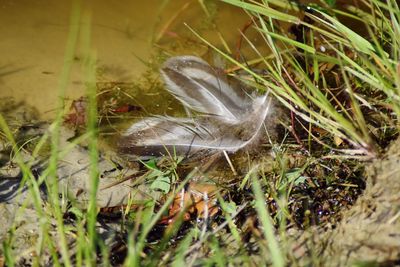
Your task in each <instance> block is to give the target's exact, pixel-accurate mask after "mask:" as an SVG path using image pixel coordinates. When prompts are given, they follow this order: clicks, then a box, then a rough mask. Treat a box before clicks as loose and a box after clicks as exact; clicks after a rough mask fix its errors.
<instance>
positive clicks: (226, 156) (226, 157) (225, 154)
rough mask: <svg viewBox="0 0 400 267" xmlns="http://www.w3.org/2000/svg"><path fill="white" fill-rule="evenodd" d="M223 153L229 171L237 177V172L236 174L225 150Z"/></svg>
mask: <svg viewBox="0 0 400 267" xmlns="http://www.w3.org/2000/svg"><path fill="white" fill-rule="evenodd" d="M223 152H224V156H225V159H226V161H227V162H228V164H229V167H231V170H232V172H233V174H234V175H237V172H236V170H235V167H233V164H232V161H231V159H230V158H229V156H228V153H226V151H225V150H224V151H223Z"/></svg>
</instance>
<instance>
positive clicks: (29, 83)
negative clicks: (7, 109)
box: [0, 0, 254, 118]
mask: <svg viewBox="0 0 400 267" xmlns="http://www.w3.org/2000/svg"><path fill="white" fill-rule="evenodd" d="M206 2H208V3H210V4H209V5H208V13H209V14H207V13H206V12H205V11H204V9H203V8H202V6H201V4H200V3H201V1H199V0H192V1H187V0H186V1H184V0H173V1H161V0H148V1H139V0H123V1H122V0H121V1H108V0H96V1H93V2H92V4H88V5H87V7H86V8H87V10H89V11H90V13H91V14H92V15H91V17H92V22H91V23H92V25H91V31H92V35H91V44H92V47H93V49H94V50H95V51H96V52H97V56H98V63H97V67H98V69H99V70H100V72H101V80H102V81H103V82H104V81H106V82H134V81H136V80H137V79H138V77H140V76H141V75H142V74H143V72H144V71H145V70H146V66H145V64H144V63H143V62H142V61H144V62H147V61H149V60H150V59H151V58H152V57H151V56H152V55H155V54H156V52H157V51H160V49H161V50H163V51H165V52H166V53H167V54H168V53H171V55H172V54H195V55H198V56H204V55H206V54H209V53H210V49H208V48H207V47H206V46H205V45H204V44H202V43H201V41H200V40H198V39H196V37H194V36H193V35H191V33H190V31H189V30H188V29H187V28H186V27H185V26H184V23H187V24H188V25H190V26H191V27H192V28H194V29H195V30H196V31H198V32H199V33H201V34H202V35H203V36H205V37H206V38H207V39H208V40H210V41H211V42H212V43H214V44H216V45H217V46H219V47H223V46H222V42H221V41H220V37H219V35H218V34H217V32H218V31H217V29H218V30H219V32H220V33H221V35H222V36H223V38H224V39H225V40H226V42H227V43H228V44H229V47H230V49H231V50H232V51H234V50H235V45H236V43H237V40H238V38H239V36H240V34H239V30H238V29H240V28H242V27H243V26H244V25H245V24H246V23H247V22H248V20H249V17H248V16H247V15H246V14H244V13H243V12H242V11H241V10H239V9H236V8H234V7H230V6H228V5H225V4H221V3H219V1H206ZM162 3H165V5H164V6H163V5H162ZM71 7H72V1H67V0H65V1H49V0H47V1H46V0H19V1H15V0H2V1H1V2H0V36H1V38H0V51H1V52H0V53H1V57H0V97H4V96H12V97H14V98H16V100H17V101H25V102H26V103H27V104H30V105H33V106H35V107H36V108H37V109H38V110H39V112H40V114H42V116H43V117H44V118H51V117H52V116H54V110H55V108H56V103H57V97H58V92H57V88H58V81H59V79H60V73H61V69H62V65H63V57H64V53H65V47H66V42H67V37H68V30H69V20H70V14H71ZM214 14H217V15H216V16H215V17H214ZM210 16H211V17H212V18H213V21H214V22H215V24H214V25H213V24H212V23H210V19H209V18H210ZM253 41H254V40H253ZM82 56H83V55H81V54H80V49H79V47H78V49H77V51H76V54H75V61H74V64H73V67H72V73H71V77H70V82H69V84H68V89H67V96H68V98H70V99H76V98H79V97H80V96H82V95H83V94H84V92H85V85H84V81H85V77H84V76H83V74H82ZM99 79H100V78H99Z"/></svg>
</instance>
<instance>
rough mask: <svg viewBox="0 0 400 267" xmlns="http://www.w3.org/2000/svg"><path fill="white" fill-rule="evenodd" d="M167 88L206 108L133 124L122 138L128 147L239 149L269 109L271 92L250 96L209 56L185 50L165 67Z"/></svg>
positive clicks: (141, 151)
mask: <svg viewBox="0 0 400 267" xmlns="http://www.w3.org/2000/svg"><path fill="white" fill-rule="evenodd" d="M161 73H162V74H163V77H164V80H165V82H166V85H167V89H168V90H169V91H170V92H171V93H172V94H173V95H174V96H175V97H176V98H177V99H179V100H180V101H181V102H182V104H183V105H185V106H186V107H187V108H190V109H193V110H196V111H198V112H201V113H202V115H203V116H198V117H196V118H173V117H161V116H158V117H157V116H156V117H151V118H146V119H144V120H142V121H139V122H137V123H135V124H133V125H132V126H131V127H130V128H129V129H128V130H127V131H126V133H125V134H124V135H123V136H122V138H121V140H120V144H119V146H120V149H121V151H122V152H123V153H126V154H131V155H137V156H149V155H150V156H156V155H159V154H166V153H168V152H173V151H177V152H179V153H184V154H185V155H190V154H191V153H195V152H198V151H199V150H225V151H228V152H235V151H237V150H239V149H242V148H244V147H246V146H247V145H249V144H250V143H252V142H254V141H255V140H256V139H257V136H259V134H260V132H261V128H262V125H263V123H264V121H265V120H266V117H267V115H268V113H269V106H270V101H269V98H268V97H267V96H262V97H258V98H256V99H254V100H252V99H250V98H249V97H248V96H247V95H246V94H245V93H243V92H238V91H237V90H236V89H233V88H232V87H231V86H229V84H228V83H227V81H226V79H225V77H222V76H221V75H220V74H217V72H216V71H215V70H214V69H212V68H211V66H209V65H208V64H207V63H206V62H205V61H203V60H201V59H199V58H197V57H193V56H182V57H175V58H171V59H169V60H168V61H167V62H166V63H165V64H164V67H163V68H162V71H161Z"/></svg>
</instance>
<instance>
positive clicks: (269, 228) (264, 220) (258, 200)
mask: <svg viewBox="0 0 400 267" xmlns="http://www.w3.org/2000/svg"><path fill="white" fill-rule="evenodd" d="M252 188H253V192H254V196H255V207H256V210H257V214H258V218H259V220H260V222H261V225H262V230H263V233H264V236H265V238H266V239H267V242H268V249H269V251H270V253H271V260H272V264H273V266H275V267H283V266H285V259H284V257H283V255H282V253H281V248H280V247H279V244H278V241H277V240H276V238H275V235H274V226H273V223H272V219H271V216H270V215H269V212H268V210H267V208H266V206H265V197H264V196H263V193H262V191H261V186H260V182H259V181H258V178H257V177H256V176H253V184H252Z"/></svg>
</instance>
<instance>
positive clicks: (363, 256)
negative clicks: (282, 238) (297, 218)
mask: <svg viewBox="0 0 400 267" xmlns="http://www.w3.org/2000/svg"><path fill="white" fill-rule="evenodd" d="M399 151H400V139H398V140H396V141H395V142H393V144H392V145H391V146H390V147H389V149H388V150H387V152H386V153H385V154H384V155H383V156H382V157H381V158H379V159H376V160H374V161H373V162H372V163H371V164H370V166H368V167H367V170H366V173H367V180H366V182H367V186H366V189H365V191H364V193H363V194H362V195H361V196H360V197H359V199H358V200H357V202H356V204H355V205H354V206H353V207H351V209H349V210H346V211H344V212H343V217H342V218H343V219H342V221H341V222H340V223H339V224H338V225H336V226H333V225H328V226H326V227H324V228H323V229H321V228H314V229H311V230H309V231H307V232H305V233H302V234H301V235H300V238H296V239H297V241H295V242H294V244H295V245H294V246H293V250H294V251H295V254H296V257H297V258H298V260H299V261H300V262H303V263H304V264H306V262H307V261H308V260H310V258H312V257H313V256H316V257H318V258H319V259H320V263H321V266H353V265H355V264H370V265H368V266H398V265H399V264H400V172H399V171H400V165H399V163H400V152H399ZM310 256H311V257H310ZM363 266H364V265H363ZM365 266H367V265H365Z"/></svg>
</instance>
